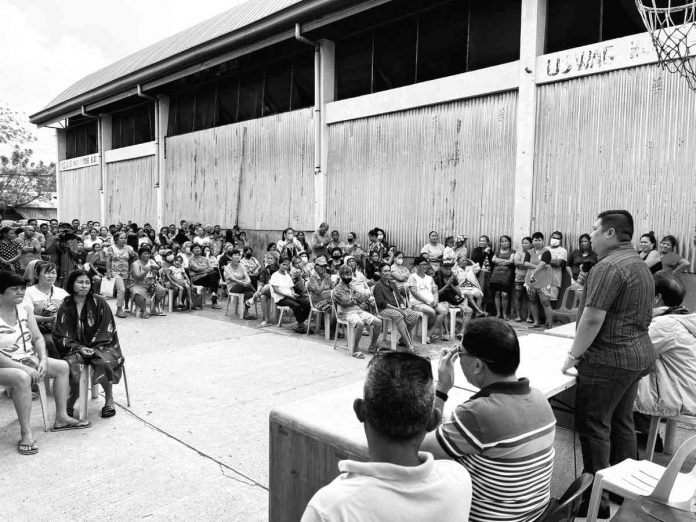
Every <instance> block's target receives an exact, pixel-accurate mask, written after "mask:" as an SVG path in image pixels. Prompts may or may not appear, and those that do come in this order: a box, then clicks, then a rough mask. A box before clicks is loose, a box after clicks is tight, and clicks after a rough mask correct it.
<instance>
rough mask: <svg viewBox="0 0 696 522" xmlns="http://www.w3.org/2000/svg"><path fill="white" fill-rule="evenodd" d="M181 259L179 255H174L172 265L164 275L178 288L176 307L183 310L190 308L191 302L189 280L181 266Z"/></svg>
mask: <svg viewBox="0 0 696 522" xmlns="http://www.w3.org/2000/svg"><path fill="white" fill-rule="evenodd" d="M183 261H184V260H183V257H182V256H181V255H177V256H176V257H174V265H173V266H171V267H170V268H169V270H168V271H167V273H166V277H167V278H168V279H169V282H170V283H171V284H172V285H173V286H174V287H176V288H178V289H179V304H178V305H177V309H178V310H184V309H186V308H188V309H189V310H191V305H192V303H193V300H192V299H191V280H190V279H189V277H188V275H187V274H186V271H185V270H184V268H183V266H182V265H183Z"/></svg>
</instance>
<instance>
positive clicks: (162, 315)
mask: <svg viewBox="0 0 696 522" xmlns="http://www.w3.org/2000/svg"><path fill="white" fill-rule="evenodd" d="M152 315H156V316H157V317H167V314H165V313H164V312H156V313H154V314H152Z"/></svg>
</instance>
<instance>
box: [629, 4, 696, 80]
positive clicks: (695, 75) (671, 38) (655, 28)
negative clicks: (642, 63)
mask: <svg viewBox="0 0 696 522" xmlns="http://www.w3.org/2000/svg"><path fill="white" fill-rule="evenodd" d="M635 2H636V6H637V7H638V12H639V13H640V16H641V18H642V19H643V23H644V24H645V28H646V29H647V30H648V32H649V33H650V37H651V38H652V42H653V45H654V47H655V51H656V52H657V59H658V63H659V64H660V66H661V67H663V68H665V69H667V70H668V71H670V72H673V73H678V74H680V75H681V76H683V77H684V78H686V81H687V82H688V84H689V87H690V88H691V89H692V90H696V71H695V70H694V63H693V61H692V60H691V56H693V55H694V54H696V23H695V22H696V1H690V0H635Z"/></svg>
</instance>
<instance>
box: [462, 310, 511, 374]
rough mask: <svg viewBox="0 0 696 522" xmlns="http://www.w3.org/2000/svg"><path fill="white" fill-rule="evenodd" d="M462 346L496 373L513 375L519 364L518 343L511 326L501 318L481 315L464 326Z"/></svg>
mask: <svg viewBox="0 0 696 522" xmlns="http://www.w3.org/2000/svg"><path fill="white" fill-rule="evenodd" d="M462 347H463V348H464V349H466V351H467V352H468V353H469V354H471V355H473V356H475V357H479V358H481V360H482V361H484V362H485V363H486V365H487V366H488V369H489V370H490V371H491V372H493V373H495V374H496V375H500V376H504V377H508V376H510V375H514V373H515V372H516V371H517V367H518V366H519V365H520V343H519V341H518V340H517V334H516V333H515V330H513V328H512V326H510V325H509V324H508V323H506V322H505V321H503V320H501V319H497V318H494V317H483V318H480V319H475V320H473V321H471V322H469V324H467V326H466V330H465V331H464V337H463V338H462Z"/></svg>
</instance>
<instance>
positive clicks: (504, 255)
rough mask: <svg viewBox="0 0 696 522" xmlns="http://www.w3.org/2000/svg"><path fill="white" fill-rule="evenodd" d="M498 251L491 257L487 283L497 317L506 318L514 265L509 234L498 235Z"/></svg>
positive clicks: (505, 319)
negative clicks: (491, 293) (492, 295)
mask: <svg viewBox="0 0 696 522" xmlns="http://www.w3.org/2000/svg"><path fill="white" fill-rule="evenodd" d="M498 244H499V248H498V251H497V252H496V253H495V255H494V256H493V259H491V262H492V263H493V270H492V272H491V280H490V283H489V286H490V289H491V292H494V299H495V301H494V302H495V309H496V315H497V317H498V319H502V320H504V321H507V320H508V307H509V300H510V291H511V287H512V281H513V278H514V276H515V274H514V270H515V265H514V261H513V259H512V257H513V256H514V255H515V251H514V250H513V249H512V248H510V246H511V245H512V240H511V239H510V236H505V235H503V236H500V240H499V242H498Z"/></svg>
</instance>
